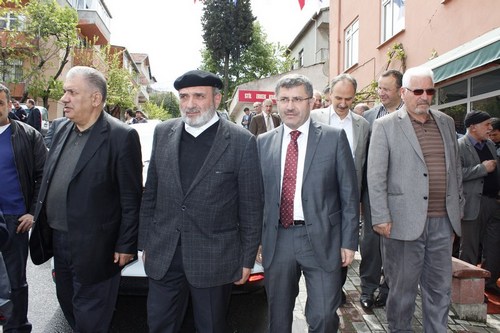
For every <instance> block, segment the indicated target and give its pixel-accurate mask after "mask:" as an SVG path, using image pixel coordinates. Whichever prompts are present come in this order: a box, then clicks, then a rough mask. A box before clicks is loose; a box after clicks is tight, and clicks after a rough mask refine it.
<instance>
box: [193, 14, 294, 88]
mask: <svg viewBox="0 0 500 333" xmlns="http://www.w3.org/2000/svg"><path fill="white" fill-rule="evenodd" d="M202 59H203V60H202V66H201V67H202V69H204V70H207V71H210V72H213V73H217V74H218V75H220V76H223V75H224V73H223V72H222V71H221V70H220V68H221V67H222V63H221V60H220V59H219V61H216V60H214V58H212V55H211V53H210V51H209V50H208V49H204V50H202ZM292 62H293V59H291V58H290V57H289V56H288V55H287V54H286V47H284V46H282V45H280V44H279V43H278V44H275V43H270V42H268V41H267V35H266V33H265V32H264V31H263V29H262V26H261V25H260V23H259V22H254V24H253V32H252V44H251V45H250V46H249V47H248V48H247V49H246V50H245V51H244V52H243V53H242V54H241V57H240V60H239V61H236V62H231V63H230V65H229V72H228V77H229V87H228V94H229V95H228V96H232V94H233V92H234V89H236V87H237V86H238V85H240V84H242V83H246V82H250V81H254V80H259V79H262V78H265V77H268V76H271V75H276V74H280V73H283V72H287V71H289V70H290V68H291V65H292Z"/></svg>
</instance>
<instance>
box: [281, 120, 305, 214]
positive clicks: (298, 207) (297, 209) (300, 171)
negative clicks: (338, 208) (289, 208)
mask: <svg viewBox="0 0 500 333" xmlns="http://www.w3.org/2000/svg"><path fill="white" fill-rule="evenodd" d="M310 123H311V118H309V119H307V121H306V122H305V123H304V124H302V126H300V127H299V128H298V129H297V130H298V131H299V132H300V136H299V138H298V139H297V145H298V146H299V157H298V160H297V178H296V179H297V180H296V183H295V196H294V199H293V219H294V220H304V210H303V208H302V180H303V179H304V163H305V160H306V150H307V137H308V136H309V124H310ZM283 129H284V132H283V141H282V143H281V187H283V173H284V171H285V160H286V151H287V148H288V144H289V143H290V140H291V137H290V132H291V131H292V130H291V129H290V128H289V127H288V126H286V125H285V124H283ZM281 187H280V193H281Z"/></svg>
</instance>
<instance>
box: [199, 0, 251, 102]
mask: <svg viewBox="0 0 500 333" xmlns="http://www.w3.org/2000/svg"><path fill="white" fill-rule="evenodd" d="M253 21H255V17H254V16H253V14H252V9H251V6H250V0H205V1H204V11H203V16H202V19H201V24H202V28H203V40H204V42H205V46H206V48H207V52H209V54H210V57H211V58H212V59H213V60H214V64H216V66H217V71H216V72H217V73H222V74H223V75H222V77H223V82H224V100H227V96H228V91H229V72H230V70H229V68H230V64H231V63H236V62H238V61H239V60H240V57H241V55H242V54H243V52H244V51H245V50H246V49H247V48H248V47H249V46H250V45H251V44H252V32H253V29H252V27H253ZM222 104H223V105H224V104H225V103H222Z"/></svg>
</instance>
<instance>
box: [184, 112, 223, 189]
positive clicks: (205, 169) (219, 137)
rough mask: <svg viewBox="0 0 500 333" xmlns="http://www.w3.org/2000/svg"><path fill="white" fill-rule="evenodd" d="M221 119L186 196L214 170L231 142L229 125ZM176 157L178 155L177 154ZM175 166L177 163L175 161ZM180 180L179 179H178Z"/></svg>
mask: <svg viewBox="0 0 500 333" xmlns="http://www.w3.org/2000/svg"><path fill="white" fill-rule="evenodd" d="M226 121H227V120H224V119H222V118H220V119H219V128H218V129H217V134H216V135H215V138H214V142H213V144H212V148H210V151H209V152H208V155H207V158H206V159H205V162H203V165H202V166H201V169H200V171H199V172H198V174H197V175H196V177H195V178H194V180H193V183H192V184H191V186H190V187H189V190H188V191H187V192H186V194H185V195H186V196H187V195H189V192H191V190H192V189H193V188H194V187H195V186H196V185H197V184H198V183H199V182H200V181H201V180H202V179H203V178H205V176H206V175H207V173H209V172H210V171H212V169H213V168H214V166H215V164H216V163H217V161H218V160H219V159H220V157H221V156H222V154H223V153H224V152H225V151H226V149H227V147H228V146H229V142H230V140H231V135H230V134H229V130H228V129H229V124H228V123H227V122H226ZM177 155H178V153H177ZM177 165H179V162H178V161H177ZM179 179H180V177H179Z"/></svg>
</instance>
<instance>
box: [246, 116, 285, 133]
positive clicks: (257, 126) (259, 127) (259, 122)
mask: <svg viewBox="0 0 500 333" xmlns="http://www.w3.org/2000/svg"><path fill="white" fill-rule="evenodd" d="M264 115H266V116H267V114H266V113H265V112H261V113H260V114H258V115H256V116H254V117H252V119H251V120H250V133H252V134H253V135H255V136H259V135H260V134H262V133H266V132H267V127H266V119H265V118H264ZM271 119H272V120H273V123H274V128H276V127H278V126H279V125H280V124H281V119H280V117H278V116H277V115H275V114H274V113H271Z"/></svg>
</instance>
